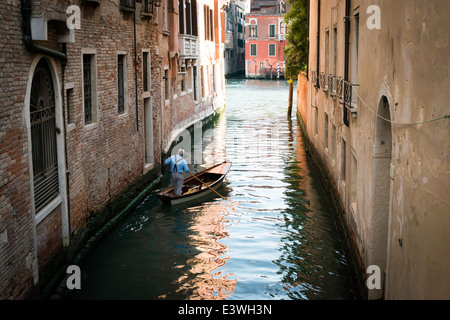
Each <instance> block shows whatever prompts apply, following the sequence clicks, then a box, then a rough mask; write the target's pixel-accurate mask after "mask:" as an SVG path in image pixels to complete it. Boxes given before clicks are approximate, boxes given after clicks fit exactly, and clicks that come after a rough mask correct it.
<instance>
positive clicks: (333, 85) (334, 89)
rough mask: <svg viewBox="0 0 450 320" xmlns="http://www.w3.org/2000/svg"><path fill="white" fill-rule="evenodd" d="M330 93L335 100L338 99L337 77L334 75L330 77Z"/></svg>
mask: <svg viewBox="0 0 450 320" xmlns="http://www.w3.org/2000/svg"><path fill="white" fill-rule="evenodd" d="M328 91H329V92H330V94H331V96H332V97H333V98H334V97H336V92H337V83H336V76H335V75H332V74H329V75H328Z"/></svg>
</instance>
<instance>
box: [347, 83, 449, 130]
mask: <svg viewBox="0 0 450 320" xmlns="http://www.w3.org/2000/svg"><path fill="white" fill-rule="evenodd" d="M353 92H355V93H356V95H357V96H358V99H359V100H360V101H361V102H362V104H363V105H364V106H365V107H366V108H367V109H368V110H369V111H370V112H372V113H373V114H374V115H376V116H377V117H378V118H380V119H383V120H385V121H387V122H390V123H393V124H397V125H403V126H413V125H419V124H424V123H430V122H434V121H438V120H442V119H450V115H445V116H442V117H438V118H434V119H431V120H426V121H417V122H406V123H403V122H397V121H393V120H390V119H386V118H384V117H382V116H380V115H379V114H378V113H376V112H375V111H373V109H372V108H370V107H369V106H368V105H367V103H366V102H365V101H364V100H363V99H362V98H361V96H360V95H359V94H358V92H357V91H356V90H354V91H353Z"/></svg>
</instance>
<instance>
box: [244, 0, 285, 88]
mask: <svg viewBox="0 0 450 320" xmlns="http://www.w3.org/2000/svg"><path fill="white" fill-rule="evenodd" d="M287 6H288V4H287V3H286V2H285V1H284V0H276V1H261V0H253V1H252V4H251V11H250V13H247V14H246V16H245V28H246V30H245V31H246V32H245V75H246V77H247V78H253V77H255V78H269V79H277V78H283V77H284V66H285V61H284V54H283V49H284V47H285V46H286V25H285V23H284V22H283V15H284V14H285V13H286V10H287V9H288V8H287Z"/></svg>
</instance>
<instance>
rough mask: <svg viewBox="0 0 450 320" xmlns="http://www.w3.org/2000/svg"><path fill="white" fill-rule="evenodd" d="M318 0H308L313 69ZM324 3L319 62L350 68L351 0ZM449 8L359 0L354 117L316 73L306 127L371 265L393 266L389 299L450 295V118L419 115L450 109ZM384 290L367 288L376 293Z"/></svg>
mask: <svg viewBox="0 0 450 320" xmlns="http://www.w3.org/2000/svg"><path fill="white" fill-rule="evenodd" d="M318 3H319V1H318V0H311V2H310V4H311V7H310V17H311V18H310V57H309V58H310V60H309V66H310V70H311V71H317V67H316V62H317V22H318V21H317V17H318V16H317V13H318ZM320 4H321V6H320V38H319V41H320V46H319V52H320V55H319V70H318V71H319V72H324V71H328V74H332V75H336V76H343V75H344V57H345V55H344V49H345V46H344V44H345V39H344V30H345V29H344V19H343V17H344V16H345V1H340V2H339V1H337V0H329V1H327V0H322V1H320ZM371 5H376V6H378V7H379V8H380V22H381V24H380V28H379V29H370V28H369V27H368V26H367V20H368V19H370V18H371V17H373V12H371V11H369V13H367V9H368V7H369V6H371ZM449 9H450V2H445V1H438V0H435V1H420V0H417V1H413V0H405V1H365V0H362V1H355V0H353V1H351V4H350V17H351V19H350V36H349V80H350V81H351V82H352V83H353V84H359V86H358V87H353V88H354V89H353V91H352V92H353V97H354V99H353V107H356V109H354V110H356V112H355V113H352V114H353V115H354V116H351V117H350V120H349V125H348V126H346V125H345V124H343V121H342V119H343V107H342V104H341V103H340V100H341V99H339V97H336V96H333V95H332V94H331V92H326V91H324V90H323V89H324V88H323V87H320V88H315V87H314V86H313V85H312V81H311V74H310V75H309V76H310V77H309V84H308V90H309V93H310V97H308V101H307V107H306V123H307V132H308V135H309V136H310V138H311V141H312V142H313V143H314V145H315V146H316V148H317V150H318V153H319V154H320V156H321V157H322V158H323V160H324V163H325V164H326V165H327V166H328V169H329V170H330V172H331V175H332V178H333V179H334V181H335V183H336V185H337V187H338V191H339V194H340V197H341V200H342V203H343V204H344V206H345V209H346V215H347V218H346V219H347V222H348V224H349V226H350V227H351V228H352V230H353V232H354V235H355V242H356V243H357V246H358V250H359V252H360V254H361V257H362V260H363V261H364V264H365V267H367V266H369V265H373V264H375V265H379V266H380V267H381V269H382V272H383V271H385V272H386V287H385V291H384V297H385V298H387V299H434V298H441V299H442V298H449V297H450V277H449V276H448V275H447V271H446V268H447V267H448V266H449V265H450V255H449V254H448V252H450V234H449V232H448V231H447V228H448V227H447V226H448V225H449V222H450V221H449V220H450V216H449V215H448V212H450V203H449V201H448V190H449V187H450V177H449V164H450V160H449V157H448V144H449V142H448V137H449V136H450V135H449V122H448V119H441V120H437V121H433V122H430V123H422V124H414V123H416V122H421V121H428V120H432V119H435V118H438V117H442V116H445V115H448V114H449V111H450V110H449V107H448V98H449V93H448V90H446V89H445V88H448V87H449V82H450V80H449V79H450V78H449V70H450V68H449V67H450V62H449V59H448V57H449V54H450V44H449V38H448V35H447V32H446V30H449V28H450V22H449V21H448V19H447V18H446V16H445V12H448V10H449ZM357 14H359V28H358V33H359V36H358V37H357V39H358V46H357V47H358V55H357V56H356V51H355V46H356V31H355V25H356V17H355V15H357ZM334 26H336V31H337V37H336V51H334V49H333V46H334V42H335V37H334V33H333V31H334V30H333V28H334ZM327 30H328V31H329V36H328V40H329V41H330V42H329V44H328V50H329V52H328V54H327V53H326V50H327V49H326V48H327V45H326V43H325V40H326V39H327V36H326V31H327ZM334 52H336V59H335V60H334V59H333V56H334ZM327 57H328V59H327ZM356 58H358V59H357V60H356ZM356 61H357V64H356ZM327 63H328V66H326V64H327ZM334 64H335V66H334ZM356 66H357V67H356ZM334 70H336V71H334ZM334 72H335V73H334ZM299 83H300V82H299ZM356 92H357V94H356ZM316 118H317V120H316ZM326 118H328V121H326ZM326 123H327V125H326ZM344 142H345V145H344ZM344 146H345V147H344ZM381 294H383V293H382V292H381V291H377V290H372V291H369V297H371V298H378V297H380V296H381Z"/></svg>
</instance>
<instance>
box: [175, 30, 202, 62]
mask: <svg viewBox="0 0 450 320" xmlns="http://www.w3.org/2000/svg"><path fill="white" fill-rule="evenodd" d="M178 50H179V54H180V58H184V59H192V58H197V56H198V52H197V36H193V35H190V34H180V35H178Z"/></svg>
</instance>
